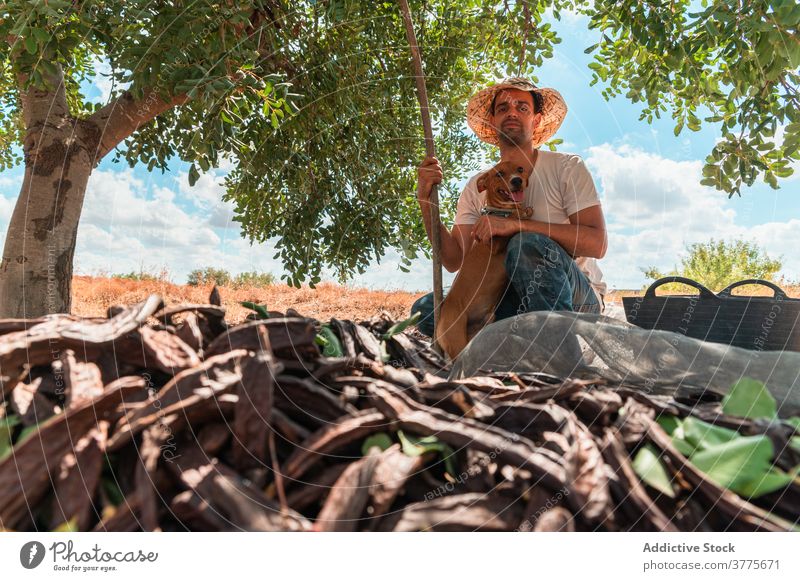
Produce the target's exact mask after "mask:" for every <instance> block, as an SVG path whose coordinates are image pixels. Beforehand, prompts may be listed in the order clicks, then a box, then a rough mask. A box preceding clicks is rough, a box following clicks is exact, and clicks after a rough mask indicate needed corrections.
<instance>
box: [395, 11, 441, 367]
mask: <svg viewBox="0 0 800 581" xmlns="http://www.w3.org/2000/svg"><path fill="white" fill-rule="evenodd" d="M398 2H399V3H400V11H401V12H402V13H403V22H405V25H406V37H407V38H408V45H409V47H410V48H411V58H412V60H413V61H414V79H415V80H416V81H417V98H418V99H419V108H420V113H421V114H422V127H423V129H424V130H425V153H426V155H427V156H428V157H433V156H434V155H436V150H435V148H434V143H433V128H432V127H431V114H430V107H429V106H428V91H427V90H426V88H425V72H424V71H423V70H422V57H421V56H420V53H419V46H418V45H417V35H416V34H415V33H414V24H413V22H412V21H411V11H410V10H409V9H408V1H407V0H398ZM430 207H431V245H432V246H433V327H434V329H436V325H437V324H438V323H439V313H440V311H441V308H442V294H443V293H442V259H441V248H442V233H441V230H440V227H439V224H440V223H441V216H440V214H439V192H438V188H437V187H436V184H434V185H433V187H432V188H431V200H430ZM433 337H434V339H433V347H434V349H435V350H436V351H437V352H438V353H439V354H440V355H441V354H442V353H443V351H442V348H441V347H440V346H439V344H438V343H437V342H436V332H435V330H434V333H433Z"/></svg>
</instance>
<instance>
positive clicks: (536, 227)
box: [518, 220, 607, 258]
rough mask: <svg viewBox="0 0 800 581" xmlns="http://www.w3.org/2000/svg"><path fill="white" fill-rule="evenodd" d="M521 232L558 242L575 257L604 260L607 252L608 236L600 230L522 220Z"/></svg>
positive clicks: (576, 225) (520, 222) (575, 225)
mask: <svg viewBox="0 0 800 581" xmlns="http://www.w3.org/2000/svg"><path fill="white" fill-rule="evenodd" d="M518 224H519V225H520V232H536V233H537V234H544V235H545V236H547V237H548V238H552V239H553V240H555V241H556V242H558V243H559V244H560V245H561V247H562V248H564V250H566V251H567V253H568V254H569V255H571V256H573V257H575V256H586V257H589V258H602V257H603V255H604V254H605V252H606V245H607V242H606V234H605V231H604V230H602V229H600V228H594V227H592V226H582V225H578V224H550V223H548V222H541V221H539V220H521V221H519V222H518Z"/></svg>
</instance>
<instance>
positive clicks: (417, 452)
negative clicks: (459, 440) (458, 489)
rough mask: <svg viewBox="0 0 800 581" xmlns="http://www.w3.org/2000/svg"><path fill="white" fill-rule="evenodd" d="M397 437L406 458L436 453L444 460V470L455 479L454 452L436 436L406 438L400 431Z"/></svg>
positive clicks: (409, 436) (410, 436)
mask: <svg viewBox="0 0 800 581" xmlns="http://www.w3.org/2000/svg"><path fill="white" fill-rule="evenodd" d="M397 436H398V437H399V438H400V445H401V446H402V449H403V453H404V454H405V455H406V456H415V457H416V456H421V455H423V454H425V453H427V452H438V453H440V454H441V455H442V458H444V467H445V470H446V471H447V472H448V473H449V474H450V476H453V477H455V475H456V470H455V465H454V463H453V456H455V452H454V451H453V449H452V448H451V447H450V446H448V445H447V444H445V443H444V442H442V441H441V440H439V438H437V437H436V436H425V437H423V438H418V437H416V436H412V435H408V436H406V435H405V434H404V433H403V431H402V430H397Z"/></svg>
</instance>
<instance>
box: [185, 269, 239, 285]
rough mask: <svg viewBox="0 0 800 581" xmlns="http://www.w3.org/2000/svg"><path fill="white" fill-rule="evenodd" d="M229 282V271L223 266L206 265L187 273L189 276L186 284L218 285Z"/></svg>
mask: <svg viewBox="0 0 800 581" xmlns="http://www.w3.org/2000/svg"><path fill="white" fill-rule="evenodd" d="M230 282H231V273H229V272H228V271H227V270H225V269H223V268H214V267H213V266H207V267H206V268H199V269H195V270H193V271H192V272H190V273H189V278H188V279H187V281H186V284H188V285H191V286H198V285H205V284H216V285H218V286H227V285H229V284H230Z"/></svg>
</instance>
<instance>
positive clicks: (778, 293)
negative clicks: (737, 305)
mask: <svg viewBox="0 0 800 581" xmlns="http://www.w3.org/2000/svg"><path fill="white" fill-rule="evenodd" d="M746 284H760V285H762V286H766V287H769V288H771V289H772V290H773V291H775V295H774V297H773V298H776V299H779V300H784V299H786V298H787V297H786V293H785V292H784V291H783V289H782V288H781V287H779V286H778V285H777V284H775V283H772V282H770V281H768V280H761V279H760V278H748V279H747V280H740V281H737V282H735V283H733V284H730V285H728V286H727V287H725V288H724V289H723V290H721V291H719V294H718V295H717V296H718V297H722V298H728V297H731V296H734V295H733V294H731V293H732V291H733V289H735V288H736V287H737V286H744V285H746Z"/></svg>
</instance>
